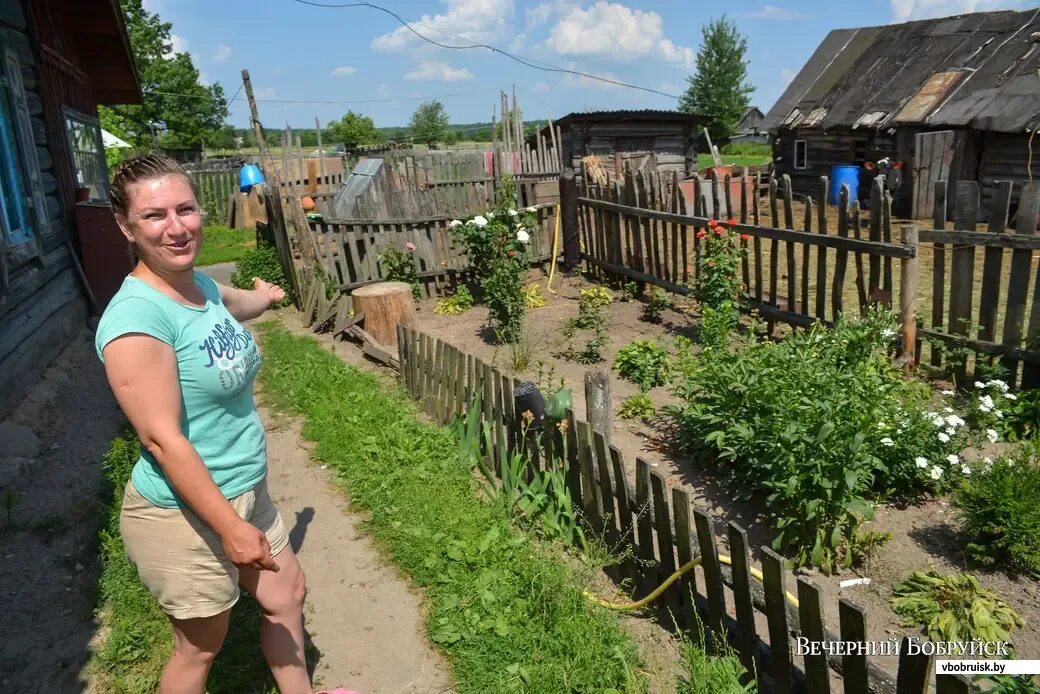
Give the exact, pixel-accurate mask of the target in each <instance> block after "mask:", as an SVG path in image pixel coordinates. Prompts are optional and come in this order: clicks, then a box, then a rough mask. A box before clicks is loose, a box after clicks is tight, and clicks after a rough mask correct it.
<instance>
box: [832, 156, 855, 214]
mask: <svg viewBox="0 0 1040 694" xmlns="http://www.w3.org/2000/svg"><path fill="white" fill-rule="evenodd" d="M843 183H844V184H845V185H847V186H848V187H849V204H850V205H851V204H852V203H853V202H855V200H856V196H857V193H858V192H859V166H856V165H855V164H839V165H837V166H835V167H833V168H832V169H831V190H830V203H831V204H832V205H837V204H838V203H839V202H840V201H841V198H840V197H839V196H840V195H841V185H842V184H843Z"/></svg>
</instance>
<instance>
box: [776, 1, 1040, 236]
mask: <svg viewBox="0 0 1040 694" xmlns="http://www.w3.org/2000/svg"><path fill="white" fill-rule="evenodd" d="M1038 68H1040V9H1033V10H1028V11H1025V12H1013V11H999V12H979V13H974V14H966V15H959V16H955V17H945V18H941V19H928V20H923V21H915V22H907V23H904V24H894V25H888V26H876V27H865V28H860V29H838V30H835V31H832V32H830V34H828V35H827V37H826V38H825V39H824V40H823V42H822V43H821V44H820V45H819V47H818V48H817V49H816V52H815V53H813V55H812V57H811V58H810V59H809V61H808V62H807V63H806V64H805V66H804V67H803V68H802V70H801V72H799V73H798V75H797V76H796V77H795V78H794V80H793V81H792V82H791V84H790V85H789V86H788V88H787V89H786V91H785V92H784V93H783V95H782V96H781V97H780V99H779V100H778V101H777V103H776V104H775V105H774V106H773V108H772V109H771V110H770V111H769V113H768V114H767V115H766V119H765V121H764V123H763V127H765V128H766V129H768V130H769V132H770V134H771V135H772V136H773V139H774V144H773V154H774V159H775V168H776V172H777V174H789V175H790V176H791V179H792V187H793V188H794V190H795V191H796V192H799V193H803V194H807V195H815V194H816V191H817V190H818V189H819V177H820V176H831V174H832V170H833V167H834V166H838V165H856V166H859V167H861V168H860V170H861V171H862V167H863V165H864V164H865V163H866V162H877V161H879V160H881V159H883V158H885V157H888V158H889V160H890V161H893V162H895V161H899V162H901V163H902V166H901V168H900V172H901V179H902V180H901V182H900V185H899V188H898V189H897V190H896V191H895V193H894V200H893V207H894V210H895V212H896V213H898V214H901V215H912V216H914V217H915V218H925V217H930V216H931V215H932V206H933V191H934V188H935V182H936V181H940V180H945V181H947V182H948V183H949V184H950V185H951V186H952V185H954V184H955V183H956V182H957V181H978V182H979V183H980V187H981V190H982V209H983V213H984V214H985V212H986V210H987V209H988V200H989V198H990V196H991V195H992V191H993V188H994V185H993V184H994V182H995V181H1014V182H1016V183H1020V182H1023V181H1026V180H1027V179H1028V178H1029V176H1030V171H1029V170H1028V168H1027V166H1028V165H1027V162H1028V161H1029V143H1030V137H1031V134H1032V132H1033V131H1034V130H1035V129H1036V128H1037V126H1038V124H1040V74H1038ZM1033 147H1034V148H1035V149H1034V155H1033V156H1032V172H1031V175H1032V178H1033V180H1040V152H1037V149H1040V138H1036V140H1034V141H1033ZM867 179H868V177H867V176H863V175H860V177H859V180H860V185H859V197H860V199H861V200H862V199H863V197H864V196H865V195H866V192H867V190H868V188H867V186H868V185H869V181H868V180H867ZM1019 189H1020V186H1016V188H1015V190H1016V191H1017V190H1019ZM952 200H953V196H950V201H951V203H952Z"/></svg>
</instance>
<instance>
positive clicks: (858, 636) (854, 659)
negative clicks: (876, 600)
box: [838, 598, 869, 694]
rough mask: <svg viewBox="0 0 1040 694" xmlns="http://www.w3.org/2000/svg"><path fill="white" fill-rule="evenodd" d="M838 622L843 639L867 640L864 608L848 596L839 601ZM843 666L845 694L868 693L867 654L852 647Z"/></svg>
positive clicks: (857, 641)
mask: <svg viewBox="0 0 1040 694" xmlns="http://www.w3.org/2000/svg"><path fill="white" fill-rule="evenodd" d="M838 622H839V623H840V625H841V626H840V631H841V640H842V641H846V642H848V641H851V642H855V643H864V642H866V640H867V626H866V616H865V615H864V613H863V609H862V608H861V607H859V606H858V605H856V604H855V603H854V602H852V601H851V600H849V599H848V598H841V599H840V600H839V601H838ZM841 667H842V678H843V681H844V683H845V694H868V692H869V688H868V686H867V656H866V654H865V653H858V652H856V651H855V650H852V649H850V651H849V652H846V653H845V654H844V655H842V659H841Z"/></svg>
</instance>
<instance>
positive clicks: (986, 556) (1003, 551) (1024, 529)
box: [953, 449, 1040, 576]
mask: <svg viewBox="0 0 1040 694" xmlns="http://www.w3.org/2000/svg"><path fill="white" fill-rule="evenodd" d="M1030 453H1031V452H1030V451H1029V450H1028V449H1024V450H1023V451H1021V452H1020V453H1019V454H1018V455H1017V456H1014V457H1004V458H1000V459H999V460H997V462H995V463H989V464H986V463H984V464H982V465H978V466H976V468H975V474H973V475H971V476H970V477H969V478H967V479H966V480H965V481H964V483H963V485H961V487H960V488H959V489H958V490H957V491H956V493H955V494H954V497H953V501H954V505H955V506H956V508H957V511H958V515H959V516H960V518H961V521H962V522H963V523H964V530H965V532H966V533H967V534H968V535H969V537H970V538H971V541H970V542H968V543H967V544H966V545H965V550H966V551H967V553H968V554H969V556H971V557H972V558H973V559H975V560H977V561H980V562H982V563H983V564H987V565H993V564H997V563H1000V564H1003V565H1005V566H1007V567H1009V568H1011V569H1014V570H1016V571H1023V572H1026V573H1029V574H1032V575H1034V576H1040V505H1038V504H1037V499H1038V498H1040V465H1038V464H1037V463H1036V461H1035V460H1033V459H1032V455H1031V454H1030Z"/></svg>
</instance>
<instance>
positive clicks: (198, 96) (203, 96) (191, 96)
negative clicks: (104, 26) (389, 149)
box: [148, 86, 499, 104]
mask: <svg viewBox="0 0 1040 694" xmlns="http://www.w3.org/2000/svg"><path fill="white" fill-rule="evenodd" d="M239 91H242V87H241V86H240V87H239V88H238V91H236V92H235V95H236V96H237V95H238V92H239ZM497 91H499V90H498V89H478V90H474V91H471V92H456V93H453V94H435V95H433V96H397V97H389V98H385V99H342V100H333V101H329V100H317V99H255V101H256V102H257V103H267V104H383V103H392V102H396V101H426V100H429V99H446V98H449V97H454V96H471V95H474V94H490V93H492V92H497ZM148 93H149V94H161V95H162V96H180V97H185V98H188V99H210V98H212V96H211V95H208V94H180V93H177V92H166V91H160V90H153V91H150V92H148ZM232 101H245V99H244V98H238V99H236V98H235V97H232V98H230V99H228V100H227V103H229V104H230V103H231V102H232Z"/></svg>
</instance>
